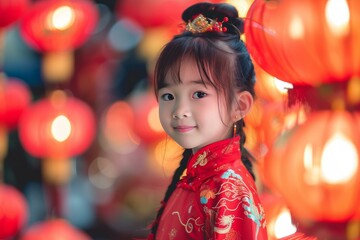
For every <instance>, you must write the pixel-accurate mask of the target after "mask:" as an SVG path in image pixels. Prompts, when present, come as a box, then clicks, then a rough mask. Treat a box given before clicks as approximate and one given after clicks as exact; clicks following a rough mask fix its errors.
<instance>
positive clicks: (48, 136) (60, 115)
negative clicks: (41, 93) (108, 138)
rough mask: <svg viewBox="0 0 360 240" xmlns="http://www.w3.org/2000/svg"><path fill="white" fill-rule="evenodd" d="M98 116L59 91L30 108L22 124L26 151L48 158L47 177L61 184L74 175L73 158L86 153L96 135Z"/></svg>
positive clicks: (45, 163) (22, 139)
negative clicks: (72, 173) (71, 161)
mask: <svg viewBox="0 0 360 240" xmlns="http://www.w3.org/2000/svg"><path fill="white" fill-rule="evenodd" d="M95 127H96V125H95V116H94V114H93V112H92V110H91V109H90V107H89V106H87V105H86V104H85V103H84V102H82V101H80V100H78V99H76V98H74V97H67V96H66V94H65V93H64V92H62V91H55V92H54V93H53V94H52V95H51V96H50V97H49V98H46V99H42V100H40V101H38V102H36V103H35V104H33V106H31V107H30V108H28V109H27V110H26V111H25V112H24V114H23V116H22V118H21V120H20V123H19V136H20V140H21V143H22V145H23V147H24V148H25V150H26V151H27V152H28V153H30V154H31V155H33V156H35V157H39V158H44V159H45V161H44V162H43V164H44V168H43V170H44V177H45V179H46V180H47V181H49V182H52V183H57V184H62V183H65V182H66V181H67V180H68V179H69V177H70V174H71V171H70V170H71V164H70V159H69V158H71V157H73V156H76V155H80V154H82V153H83V152H84V151H85V150H86V149H87V148H88V147H89V146H90V144H91V143H92V141H93V139H94V136H95Z"/></svg>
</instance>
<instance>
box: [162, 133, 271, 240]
mask: <svg viewBox="0 0 360 240" xmlns="http://www.w3.org/2000/svg"><path fill="white" fill-rule="evenodd" d="M240 154H241V153H240V149H239V137H236V138H231V139H226V140H223V141H220V142H216V143H212V144H210V145H208V146H205V147H203V148H202V149H200V150H199V151H198V152H196V154H194V155H193V156H192V157H191V159H190V160H189V163H188V165H187V170H186V176H184V177H183V178H182V179H181V180H180V181H179V183H178V185H177V188H176V189H175V191H174V192H173V194H172V196H171V197H170V199H169V201H168V202H167V203H166V206H165V209H164V212H163V214H162V216H161V219H160V223H159V227H158V230H157V233H156V239H160V240H165V239H178V240H185V239H209V240H211V239H212V240H215V239H216V240H217V239H229V240H236V239H242V240H253V239H258V240H265V239H267V232H266V223H265V216H264V210H263V208H262V206H261V204H260V201H259V198H258V195H257V192H256V186H255V183H254V181H253V178H252V177H251V175H250V173H249V172H248V171H247V169H246V168H245V166H244V165H243V163H242V162H241V155H240Z"/></svg>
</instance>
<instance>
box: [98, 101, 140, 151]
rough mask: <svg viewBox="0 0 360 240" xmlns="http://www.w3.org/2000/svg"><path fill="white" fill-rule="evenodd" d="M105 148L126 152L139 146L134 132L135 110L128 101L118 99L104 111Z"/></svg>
mask: <svg viewBox="0 0 360 240" xmlns="http://www.w3.org/2000/svg"><path fill="white" fill-rule="evenodd" d="M101 126H102V129H101V130H102V137H103V138H104V148H108V149H111V150H113V151H116V152H119V153H122V154H125V153H130V152H132V151H134V150H135V149H136V148H137V146H138V141H137V138H136V136H135V134H134V111H133V109H132V108H131V106H130V104H129V103H128V102H126V101H116V102H114V103H113V104H111V105H110V106H109V108H108V109H107V110H106V111H105V112H104V115H103V119H102V124H101Z"/></svg>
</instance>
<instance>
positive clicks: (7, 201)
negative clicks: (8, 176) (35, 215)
mask: <svg viewBox="0 0 360 240" xmlns="http://www.w3.org/2000/svg"><path fill="white" fill-rule="evenodd" d="M27 217H28V207H27V203H26V200H25V198H24V196H23V195H22V194H21V193H20V192H19V191H18V190H17V189H16V188H14V187H12V186H10V185H5V184H0V226H1V227H0V239H8V238H12V237H14V236H15V235H16V234H17V233H18V232H19V231H20V230H21V228H22V227H23V226H24V225H25V223H26V221H27Z"/></svg>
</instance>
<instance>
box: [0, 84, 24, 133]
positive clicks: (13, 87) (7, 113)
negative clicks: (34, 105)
mask: <svg viewBox="0 0 360 240" xmlns="http://www.w3.org/2000/svg"><path fill="white" fill-rule="evenodd" d="M1 80H2V79H0V125H3V126H6V128H7V129H12V128H15V127H17V124H18V121H19V119H20V116H21V114H22V113H23V111H24V110H25V109H26V108H27V107H28V105H29V104H30V102H31V94H30V90H29V88H28V86H27V85H26V84H25V83H24V82H22V81H20V80H17V79H13V78H9V79H3V80H2V81H1ZM10 99H11V100H10Z"/></svg>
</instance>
